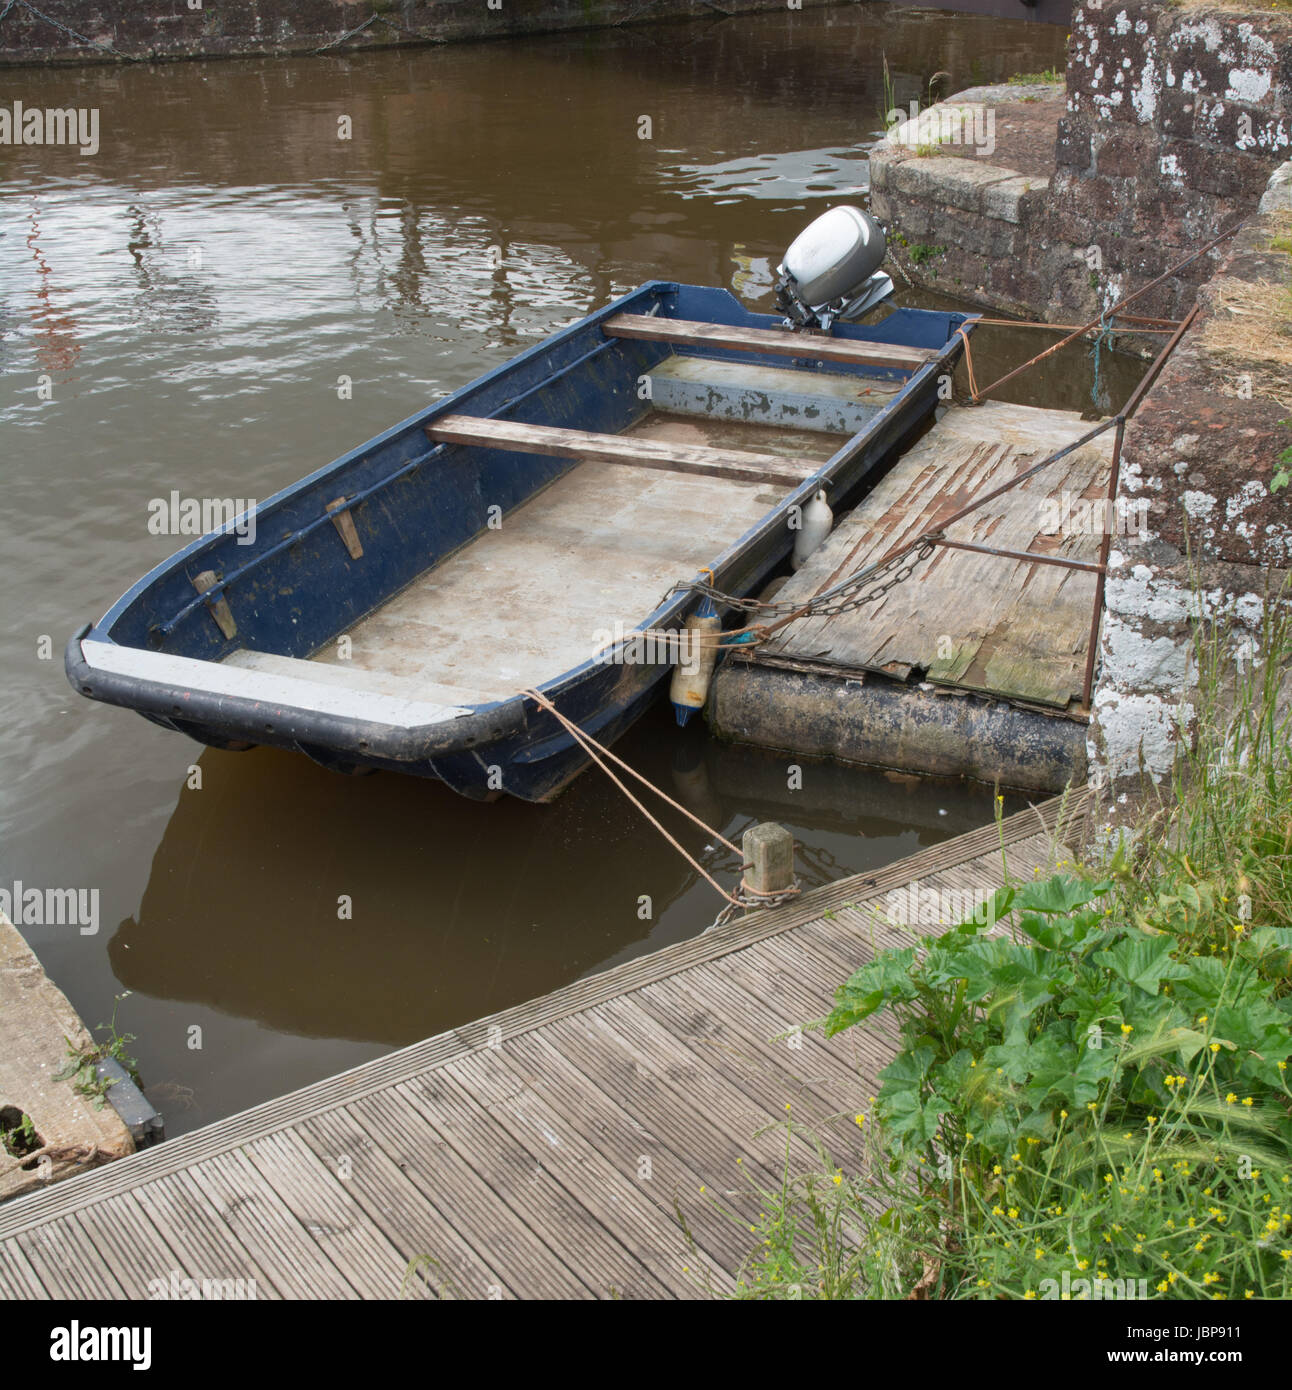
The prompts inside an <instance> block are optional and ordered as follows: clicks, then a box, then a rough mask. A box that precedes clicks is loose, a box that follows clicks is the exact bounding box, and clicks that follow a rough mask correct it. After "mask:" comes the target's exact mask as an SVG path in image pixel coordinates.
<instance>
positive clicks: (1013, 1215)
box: [1009, 1207, 1018, 1221]
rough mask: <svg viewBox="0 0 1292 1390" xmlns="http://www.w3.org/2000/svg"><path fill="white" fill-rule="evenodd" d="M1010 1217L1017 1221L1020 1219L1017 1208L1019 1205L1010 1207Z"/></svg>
mask: <svg viewBox="0 0 1292 1390" xmlns="http://www.w3.org/2000/svg"><path fill="white" fill-rule="evenodd" d="M1009 1219H1010V1220H1011V1221H1017V1220H1018V1208H1017V1207H1010V1209H1009Z"/></svg>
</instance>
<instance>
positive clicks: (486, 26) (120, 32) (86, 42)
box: [0, 0, 838, 66]
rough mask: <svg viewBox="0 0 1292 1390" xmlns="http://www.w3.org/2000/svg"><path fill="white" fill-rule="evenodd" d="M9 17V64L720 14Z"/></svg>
mask: <svg viewBox="0 0 1292 1390" xmlns="http://www.w3.org/2000/svg"><path fill="white" fill-rule="evenodd" d="M837 2H838V0H803V5H804V6H811V7H814V8H815V7H816V6H818V5H823V4H830V3H837ZM784 3H785V0H722V5H721V7H720V9H721V11H723V12H726V13H739V12H745V11H752V10H780V9H783V8H784ZM0 11H3V12H4V16H5V17H4V21H3V23H2V24H0V66H18V65H30V64H33V63H87V62H120V61H123V60H130V59H141V58H143V59H148V60H150V61H158V60H166V59H181V58H229V57H238V56H242V55H248V54H280V55H281V54H292V53H313V52H315V51H317V50H318V49H320V48H324V47H328V48H331V47H333V46H335V47H336V48H337V49H338V50H340V49H345V50H355V49H361V48H391V47H397V46H402V45H405V44H408V45H416V44H426V43H445V42H449V41H453V40H461V39H487V38H505V37H508V36H513V35H517V34H537V33H545V32H555V31H558V30H563V29H585V28H596V27H600V26H605V25H611V24H640V23H645V22H648V21H650V20H655V19H678V18H712V17H713V16H714V15H715V14H716V13H717V12H718V10H717V8H715V6H714V5H713V4H711V3H708V0H637V3H632V0H629V2H628V3H625V0H497V3H496V5H495V4H491V3H489V0H158V3H155V4H149V5H141V4H139V3H138V0H39V3H38V4H28V3H26V0H15V3H13V4H8V3H7V0H5V3H0ZM69 31H70V32H69Z"/></svg>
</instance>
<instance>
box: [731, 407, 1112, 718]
mask: <svg viewBox="0 0 1292 1390" xmlns="http://www.w3.org/2000/svg"><path fill="white" fill-rule="evenodd" d="M1089 428H1090V425H1089V422H1087V421H1082V420H1081V419H1080V418H1079V417H1078V416H1077V415H1076V414H1075V413H1074V412H1071V411H1055V410H1039V409H1035V408H1033V407H1030V406H1018V405H1007V404H999V403H997V402H992V401H988V402H986V403H985V404H983V405H981V406H978V407H976V408H974V409H966V408H958V407H952V408H951V409H949V410H948V411H947V413H946V415H945V416H944V417H943V418H942V419H941V420H940V421H939V422H938V423H937V424H936V425H935V426H934V428H933V429H932V430H930V431H929V433H928V434H926V435H925V436H924V438H923V439H921V440H920V441H919V442H918V443H917V444H915V445H914V446H913V447H912V448H911V449H910V450H909V451H908V452H907V453H906V454H905V455H904V456H903V457H902V458H901V459H900V461H899V462H898V463H897V464H896V466H895V467H894V468H893V469H892V471H891V472H890V473H888V475H887V476H886V477H885V478H884V479H883V480H882V481H881V482H880V483H879V484H878V485H877V486H876V487H875V489H874V490H873V491H872V492H871V493H870V495H869V496H868V497H867V498H866V499H865V500H864V501H863V502H862V503H861V504H860V505H859V506H858V507H857V508H856V509H855V510H853V511H852V512H851V513H849V514H848V515H847V516H846V517H844V518H842V519H841V520H840V522H839V524H838V525H837V526H836V528H835V530H834V532H833V533H832V534H831V536H830V537H829V539H828V540H827V541H826V543H825V544H824V545H823V546H822V547H821V548H820V550H818V551H817V552H816V554H815V555H813V556H812V557H811V558H810V559H809V560H808V562H807V563H806V564H805V565H804V567H803V568H802V569H801V570H800V571H799V572H798V573H797V574H796V575H795V576H794V577H793V578H792V579H791V580H790V581H789V582H788V583H787V584H786V585H785V587H784V588H783V589H782V590H781V591H780V593H779V594H778V595H777V599H778V601H784V602H798V603H802V602H804V601H805V600H806V599H808V598H809V597H811V596H812V595H813V594H815V593H818V592H820V591H821V590H823V589H825V588H827V587H829V585H830V584H831V583H837V582H838V581H839V580H840V579H842V578H843V577H845V576H846V575H848V574H850V573H854V572H856V571H857V570H860V569H862V568H864V567H865V566H866V565H867V564H869V563H871V562H872V561H875V560H878V559H879V558H881V557H882V556H883V555H885V554H886V553H888V552H889V551H890V550H891V549H893V548H894V547H896V546H898V545H900V544H901V543H903V542H906V541H909V540H912V539H914V538H915V537H916V536H917V535H919V534H920V533H921V532H923V531H925V530H927V529H929V528H930V527H932V526H935V525H937V524H938V522H939V521H940V520H941V519H942V518H944V517H948V516H950V515H951V514H952V513H953V512H955V511H956V510H958V509H959V508H961V507H963V506H964V505H965V504H966V503H968V502H969V501H971V500H972V499H973V498H974V497H975V496H979V495H981V494H982V493H984V492H987V491H988V490H990V489H991V488H993V487H996V486H998V485H999V484H1000V483H1002V482H1004V481H1005V480H1006V479H1008V478H1010V477H1015V476H1017V475H1018V474H1020V473H1022V472H1024V471H1025V470H1026V469H1027V468H1029V467H1031V466H1032V465H1033V464H1035V463H1039V462H1040V461H1041V459H1043V458H1044V457H1045V455H1046V454H1047V453H1049V452H1051V451H1053V450H1056V449H1059V448H1061V447H1063V446H1064V445H1066V444H1068V443H1070V442H1071V441H1072V440H1073V439H1076V438H1077V437H1079V436H1080V435H1081V434H1083V433H1085V432H1086V431H1088V430H1089ZM1112 445H1113V433H1112V431H1108V432H1106V433H1105V434H1103V435H1101V436H1099V437H1098V438H1097V439H1095V440H1093V441H1092V442H1091V443H1090V444H1088V445H1085V446H1084V447H1082V448H1081V449H1078V450H1076V451H1075V452H1074V453H1072V454H1070V455H1069V456H1068V457H1067V458H1065V459H1061V460H1059V461H1057V462H1056V463H1054V464H1053V465H1051V466H1050V467H1048V468H1046V469H1043V470H1042V471H1041V472H1040V473H1039V474H1038V475H1037V476H1036V477H1035V478H1032V479H1030V480H1028V481H1027V482H1025V483H1022V484H1020V485H1019V486H1018V487H1017V488H1015V489H1013V490H1011V491H1009V492H1006V493H1004V494H1003V495H1002V496H1001V497H1000V498H998V499H997V500H996V501H995V502H991V503H988V504H987V505H986V506H984V507H983V508H981V509H980V510H979V511H977V512H974V513H971V514H970V515H969V516H967V517H965V518H964V519H963V520H961V521H959V522H957V523H955V524H954V525H953V526H951V527H950V528H949V529H948V531H947V536H948V538H949V539H951V540H960V541H968V542H971V543H973V544H977V545H989V546H993V547H996V548H999V549H1006V550H1015V551H1029V550H1030V551H1037V552H1040V553H1044V554H1054V555H1060V556H1064V557H1066V558H1069V559H1074V560H1082V561H1088V562H1094V561H1097V560H1098V558H1099V541H1100V537H1099V535H1098V534H1072V535H1067V536H1065V535H1062V534H1058V535H1047V534H1045V527H1046V524H1047V521H1048V518H1047V515H1046V513H1045V511H1044V508H1043V504H1044V503H1045V502H1046V500H1047V499H1055V500H1056V501H1057V502H1058V503H1059V504H1060V506H1061V505H1062V499H1063V494H1064V493H1067V494H1069V495H1070V498H1071V500H1072V505H1073V506H1076V505H1078V503H1079V502H1080V501H1081V500H1085V501H1090V500H1093V499H1096V498H1097V497H1099V496H1102V495H1103V494H1104V493H1106V491H1107V486H1108V475H1109V468H1110V466H1111V453H1112ZM1094 594H1095V575H1094V573H1092V572H1090V571H1084V570H1078V569H1068V568H1061V567H1059V566H1056V565H1045V564H1033V563H1030V562H1026V561H1018V560H1010V559H1003V558H1000V557H998V556H992V555H983V554H978V553H975V552H969V551H960V550H948V549H939V550H937V551H935V552H934V554H933V555H932V556H931V557H930V558H929V559H928V560H926V561H925V562H924V563H923V564H921V565H920V566H919V567H918V568H917V569H916V570H915V573H914V575H913V577H912V578H910V579H908V580H907V581H905V582H904V583H901V584H898V585H896V586H895V587H894V588H893V589H892V590H890V591H889V593H888V594H887V595H885V596H884V597H883V598H881V599H880V600H878V601H877V602H874V603H871V604H867V605H865V606H864V607H862V608H859V609H856V610H853V611H852V612H849V613H842V614H838V615H836V616H834V617H828V618H803V619H799V620H798V621H796V622H794V623H791V624H790V625H788V626H787V627H785V628H784V629H782V631H781V632H779V633H778V634H776V635H775V636H774V637H773V638H772V640H771V641H769V642H768V643H767V644H766V645H765V646H764V647H762V648H760V649H759V651H758V652H757V653H756V655H755V656H754V658H753V659H754V660H755V661H760V662H766V663H769V664H784V663H786V662H789V663H807V664H808V665H810V667H811V669H813V670H826V671H828V670H839V671H852V672H857V671H879V672H883V673H884V674H886V675H890V676H893V677H895V678H897V679H899V680H906V679H908V678H910V677H911V676H912V674H913V673H916V672H924V673H926V674H925V677H924V678H925V679H927V680H929V681H932V682H934V683H935V684H940V685H947V686H955V687H959V688H962V689H968V690H979V691H985V692H987V693H990V694H993V695H1001V696H1005V697H1007V698H1011V699H1017V700H1020V701H1026V702H1031V703H1036V704H1040V705H1046V706H1052V707H1056V708H1066V707H1067V706H1068V705H1069V704H1070V703H1071V702H1072V701H1073V700H1076V699H1079V698H1080V696H1081V692H1082V685H1083V681H1084V676H1085V661H1086V649H1087V645H1088V642H1089V634H1090V618H1091V612H1092V609H1093V606H1094Z"/></svg>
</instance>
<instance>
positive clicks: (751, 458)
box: [426, 415, 821, 487]
mask: <svg viewBox="0 0 1292 1390" xmlns="http://www.w3.org/2000/svg"><path fill="white" fill-rule="evenodd" d="M426 435H427V438H428V439H430V440H431V441H432V442H433V443H436V444H476V445H480V446H481V447H483V448H488V449H511V450H513V451H515V452H516V453H523V454H551V455H554V456H555V457H557V458H572V459H579V460H595V461H597V462H601V463H627V464H632V465H634V466H635V467H637V468H658V469H664V470H666V471H669V472H673V473H695V474H699V475H700V476H702V477H706V478H731V479H734V480H735V481H737V482H742V483H771V484H773V485H774V486H777V487H797V486H798V485H799V484H800V483H801V482H803V481H804V480H805V479H807V478H810V477H811V476H812V475H813V473H815V472H816V471H817V470H818V469H819V468H820V466H821V463H820V460H817V459H804V460H802V461H801V462H797V461H795V460H792V459H786V458H780V457H778V456H777V455H775V454H755V453H750V452H747V451H745V450H740V449H711V448H708V447H705V446H703V445H698V444H674V443H665V442H663V441H661V440H658V439H642V438H638V437H628V438H626V437H624V436H622V435H618V434H595V433H593V432H592V431H590V430H569V429H560V428H558V427H556V426H554V425H525V424H521V423H519V422H517V421H514V420H489V419H483V418H481V417H479V416H475V415H445V416H443V417H442V418H441V419H439V420H436V421H434V422H433V423H432V424H429V425H427V426H426Z"/></svg>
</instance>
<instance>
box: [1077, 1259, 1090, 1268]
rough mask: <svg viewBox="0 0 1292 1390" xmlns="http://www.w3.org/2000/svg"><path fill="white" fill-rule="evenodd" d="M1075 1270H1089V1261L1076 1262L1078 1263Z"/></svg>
mask: <svg viewBox="0 0 1292 1390" xmlns="http://www.w3.org/2000/svg"><path fill="white" fill-rule="evenodd" d="M1077 1268H1078V1269H1089V1268H1090V1261H1089V1260H1078V1261H1077Z"/></svg>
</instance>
